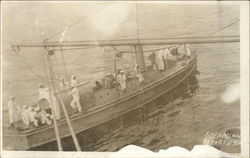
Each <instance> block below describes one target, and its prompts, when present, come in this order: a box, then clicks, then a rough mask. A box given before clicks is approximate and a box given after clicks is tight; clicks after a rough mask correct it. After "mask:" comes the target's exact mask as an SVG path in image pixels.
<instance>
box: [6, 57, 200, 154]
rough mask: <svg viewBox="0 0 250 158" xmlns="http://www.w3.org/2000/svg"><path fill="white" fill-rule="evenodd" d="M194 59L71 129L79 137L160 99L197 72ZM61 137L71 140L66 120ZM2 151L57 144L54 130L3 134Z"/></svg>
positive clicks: (61, 123) (81, 118)
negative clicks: (93, 128) (3, 149)
mask: <svg viewBox="0 0 250 158" xmlns="http://www.w3.org/2000/svg"><path fill="white" fill-rule="evenodd" d="M196 67H197V59H196V56H193V58H192V59H190V61H189V62H188V63H187V64H186V65H184V66H183V67H181V68H179V69H177V70H176V72H174V73H172V74H171V75H168V76H166V77H163V78H161V79H160V80H158V81H157V82H153V83H152V84H149V85H147V86H145V87H143V88H142V89H141V90H138V91H135V92H134V93H132V94H129V95H127V96H125V97H123V98H121V99H119V100H116V101H114V102H112V103H108V104H106V105H104V106H101V107H100V108H98V109H96V110H93V111H90V112H88V113H85V114H81V115H77V116H74V117H72V118H71V122H72V126H73V129H74V131H75V132H76V133H80V132H82V131H85V130H87V129H90V128H92V127H95V126H98V125H100V124H102V123H105V122H107V121H109V120H112V119H114V118H117V117H119V116H121V115H123V114H125V113H128V112H130V111H133V110H135V109H137V108H140V107H141V106H144V105H145V104H147V103H149V102H151V101H153V100H155V99H156V98H158V97H160V96H161V95H163V94H165V93H167V92H168V91H170V90H172V89H173V88H175V87H176V86H178V85H179V84H180V83H182V82H183V81H185V80H186V79H187V78H188V77H189V76H190V75H192V74H194V73H195V72H196ZM58 126H59V131H60V137H61V138H64V137H67V136H70V131H69V128H68V126H67V123H66V121H65V120H61V121H59V122H58ZM4 139H5V140H4V148H5V149H10V150H13V149H14V150H27V149H30V148H33V147H37V146H40V145H43V144H46V143H49V142H53V141H55V140H56V136H55V132H54V127H53V126H49V127H44V128H41V129H39V130H36V131H30V132H25V133H22V132H19V133H15V132H13V133H5V134H4Z"/></svg>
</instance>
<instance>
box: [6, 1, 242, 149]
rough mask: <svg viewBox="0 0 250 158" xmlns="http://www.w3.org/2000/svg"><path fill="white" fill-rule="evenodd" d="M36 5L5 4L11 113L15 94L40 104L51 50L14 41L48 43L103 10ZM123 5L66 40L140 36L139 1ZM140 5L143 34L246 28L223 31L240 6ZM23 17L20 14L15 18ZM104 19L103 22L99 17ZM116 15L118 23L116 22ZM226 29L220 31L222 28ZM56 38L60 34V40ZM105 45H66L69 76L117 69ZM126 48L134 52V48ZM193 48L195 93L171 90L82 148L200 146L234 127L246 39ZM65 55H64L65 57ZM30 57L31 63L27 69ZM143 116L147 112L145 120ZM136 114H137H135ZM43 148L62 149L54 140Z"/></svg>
mask: <svg viewBox="0 0 250 158" xmlns="http://www.w3.org/2000/svg"><path fill="white" fill-rule="evenodd" d="M28 7H31V6H30V4H25V3H24V4H19V5H16V6H12V5H5V7H3V11H4V13H5V14H4V15H3V54H2V58H3V63H2V66H3V78H2V79H3V87H2V88H3V94H2V95H3V101H2V103H3V105H2V107H3V110H4V111H5V110H6V109H7V106H6V103H7V101H8V98H9V97H10V96H11V95H14V96H16V99H17V102H18V103H19V104H20V106H23V105H25V104H31V103H34V102H36V100H37V98H38V90H37V85H38V84H39V83H45V84H46V75H45V71H44V67H43V61H42V53H41V52H42V51H43V50H42V49H34V48H32V49H26V48H24V49H21V52H19V56H18V55H16V54H14V53H13V51H12V50H11V49H10V44H11V43H13V42H18V41H23V42H24V41H26V40H27V41H32V40H33V41H39V40H40V41H41V40H42V39H44V37H46V36H48V35H49V34H50V33H52V32H55V30H56V28H60V27H61V26H63V24H65V23H68V22H72V19H78V17H80V16H83V15H86V14H87V13H90V12H91V11H92V12H91V13H92V14H93V10H95V9H96V8H98V7H96V8H95V9H93V10H91V9H90V10H88V9H86V10H84V11H82V12H81V10H82V9H83V8H84V6H82V5H76V4H73V3H72V4H70V5H68V6H66V5H64V4H63V3H60V4H58V5H53V4H46V3H41V4H37V6H36V5H35V6H32V7H31V9H30V10H29V12H28V11H27V8H28ZM67 7H69V8H70V7H71V8H74V10H73V11H72V10H71V11H69V10H68V9H67V11H65V10H64V9H65V8H67ZM85 7H86V6H85ZM25 8H26V9H25ZM115 8H116V7H115V6H111V7H110V6H108V7H106V10H105V9H104V13H106V14H104V16H106V17H107V19H109V20H108V21H107V22H106V21H103V16H101V17H99V16H100V15H98V14H97V15H96V16H93V17H91V18H90V20H88V22H84V23H83V24H81V25H77V26H75V27H74V28H72V30H74V31H73V32H70V31H71V30H70V31H69V33H67V34H66V37H65V39H64V40H72V39H76V40H78V39H84V40H85V39H102V38H104V39H120V38H127V39H129V38H135V37H136V29H135V26H136V23H135V10H134V6H132V7H131V6H127V7H125V8H124V9H120V11H117V10H116V9H115ZM131 8H132V9H131ZM178 8H182V9H178ZM139 9H140V12H139V20H140V21H139V22H140V28H139V29H140V38H157V37H182V36H211V35H237V34H239V24H238V23H236V24H235V25H232V26H230V27H228V28H226V29H223V28H225V26H227V25H229V24H230V23H232V22H234V21H235V19H237V18H238V17H239V8H238V7H237V6H230V5H225V6H217V5H209V6H204V5H197V6H191V5H183V6H179V5H161V6H157V5H154V6H151V5H141V6H139ZM13 10H21V11H20V15H17V14H14V12H13ZM62 10H64V11H65V12H63V11H62ZM110 10H111V11H112V10H114V13H116V14H114V15H119V16H120V17H121V21H119V20H118V21H117V20H116V19H113V18H108V17H110V15H109V14H108V13H109V11H110ZM48 12H49V13H50V15H51V16H50V18H48V17H47V14H48ZM7 13H8V14H7ZM31 13H32V14H31ZM21 15H25V16H21ZM31 15H36V16H35V17H32V16H31ZM63 15H65V16H63ZM87 15H88V14H87ZM93 15H94V14H93ZM112 15H113V14H112ZM57 17H59V18H57ZM73 17H75V18H73ZM155 17H157V18H155ZM166 17H167V18H166ZM30 18H34V19H33V20H34V23H33V22H31V23H30V25H29V26H28V27H26V23H27V21H29V19H30ZM15 19H19V20H18V21H15ZM36 19H40V21H39V20H38V22H41V21H42V22H43V23H42V22H41V26H40V25H39V27H40V28H39V29H37V26H36V25H35V23H36V22H35V21H36ZM60 19H61V20H60ZM91 19H95V21H91ZM98 19H99V22H100V23H96V21H97V20H98ZM112 20H113V21H117V22H116V23H112ZM42 24H43V25H42ZM91 24H92V25H91ZM17 25H18V26H19V27H18V28H17V29H16V28H15V27H13V26H17ZM59 26H60V27H59ZM100 26H102V27H100ZM83 28H84V29H83ZM30 30H33V31H30ZM41 30H42V31H41ZM83 30H87V31H83ZM114 30H115V31H114ZM218 30H220V31H219V32H217V31H218ZM43 32H45V33H43ZM92 37H94V38H92ZM22 38H23V39H22ZM54 40H58V38H57V39H54ZM159 47H161V46H151V47H145V48H144V49H145V50H147V49H152V48H159ZM103 49H104V48H99V47H98V48H89V49H82V50H74V51H65V52H64V55H65V59H66V64H67V71H68V73H69V75H72V74H75V75H77V77H78V79H79V80H80V81H90V80H93V78H94V79H96V78H99V77H102V76H103V75H104V74H105V73H107V72H113V71H114V70H113V54H112V53H109V52H104V51H103ZM119 49H121V50H129V49H130V48H129V47H123V48H119ZM191 49H192V50H194V51H196V52H197V55H198V70H199V72H200V75H198V76H197V78H198V81H199V82H198V86H197V87H198V88H197V89H196V90H195V92H194V94H192V95H190V94H186V90H184V89H182V88H177V89H176V91H177V92H174V91H173V92H172V93H179V96H178V97H175V98H172V99H170V100H169V99H168V97H169V96H171V94H167V95H165V96H163V97H161V98H160V99H158V100H157V101H155V102H152V103H151V104H150V105H147V107H145V108H143V109H142V113H143V114H140V113H139V112H138V111H134V112H131V113H129V114H126V115H125V116H123V117H122V123H121V118H117V119H115V120H112V121H110V122H108V123H106V124H104V125H101V126H99V127H96V128H94V129H91V131H86V132H85V133H84V134H82V135H79V138H80V139H79V141H80V144H81V147H82V149H83V150H85V151H117V150H119V149H120V148H122V147H124V146H125V145H127V144H135V145H138V146H141V147H145V148H148V149H150V150H152V151H158V150H160V149H167V148H168V147H171V146H181V147H185V148H187V149H192V147H193V146H194V145H195V144H201V143H202V141H203V138H204V135H205V133H206V132H220V131H221V130H224V129H226V128H232V127H239V126H240V101H239V97H238V96H239V94H238V92H239V78H240V60H239V56H240V50H239V43H221V44H199V45H192V46H191ZM83 54H84V55H83ZM20 58H21V59H20ZM58 60H62V59H60V57H59V55H58ZM23 61H25V63H26V64H27V65H30V67H27V65H25V64H24V63H23ZM90 61H91V62H90ZM131 62H132V63H133V61H132V60H131V56H128V55H127V56H126V55H125V56H124V58H123V59H122V60H121V61H118V63H119V64H120V66H121V67H122V68H125V69H131V68H132V67H131ZM61 67H62V66H61ZM61 71H63V70H61ZM34 72H35V73H34ZM182 93H183V94H182ZM140 115H143V120H142V119H141V118H140ZM131 116H133V117H131ZM134 116H136V117H134ZM131 118H135V119H133V120H131ZM3 122H4V126H5V127H6V126H7V124H8V118H7V113H6V112H4V113H3ZM63 146H64V148H65V150H74V148H72V141H71V139H70V138H66V139H65V141H64V144H63ZM35 150H57V149H56V147H55V142H54V143H51V144H50V145H47V146H42V147H39V148H37V149H35ZM238 150H239V149H238V148H237V149H232V150H231V151H236V152H239V151H238Z"/></svg>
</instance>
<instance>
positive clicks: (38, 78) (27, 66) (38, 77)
mask: <svg viewBox="0 0 250 158" xmlns="http://www.w3.org/2000/svg"><path fill="white" fill-rule="evenodd" d="M13 50H14V53H15V55H16V56H17V57H18V58H19V59H20V61H21V62H22V63H23V64H24V65H25V66H26V68H28V69H29V70H30V71H31V72H32V73H33V75H34V76H36V78H37V79H36V80H37V81H39V82H41V81H44V79H43V77H42V76H40V75H39V74H38V73H36V72H35V71H34V70H33V69H32V68H31V67H30V66H29V64H27V63H26V62H25V61H24V60H23V58H22V57H21V56H20V55H19V54H18V53H17V51H16V50H15V49H14V48H13Z"/></svg>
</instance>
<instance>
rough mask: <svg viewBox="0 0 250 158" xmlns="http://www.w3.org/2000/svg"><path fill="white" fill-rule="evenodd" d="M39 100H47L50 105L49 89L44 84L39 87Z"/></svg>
mask: <svg viewBox="0 0 250 158" xmlns="http://www.w3.org/2000/svg"><path fill="white" fill-rule="evenodd" d="M38 91H39V98H38V100H42V99H46V100H47V101H48V103H50V96H49V89H48V88H46V87H45V86H44V85H43V84H40V85H39V89H38Z"/></svg>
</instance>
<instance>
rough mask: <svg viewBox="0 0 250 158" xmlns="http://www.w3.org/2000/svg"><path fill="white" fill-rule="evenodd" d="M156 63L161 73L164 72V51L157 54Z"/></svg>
mask: <svg viewBox="0 0 250 158" xmlns="http://www.w3.org/2000/svg"><path fill="white" fill-rule="evenodd" d="M156 62H157V65H158V68H159V70H160V71H163V70H164V61H163V50H160V51H158V52H157V55H156Z"/></svg>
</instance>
